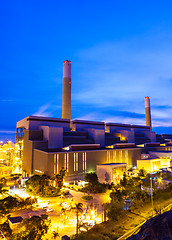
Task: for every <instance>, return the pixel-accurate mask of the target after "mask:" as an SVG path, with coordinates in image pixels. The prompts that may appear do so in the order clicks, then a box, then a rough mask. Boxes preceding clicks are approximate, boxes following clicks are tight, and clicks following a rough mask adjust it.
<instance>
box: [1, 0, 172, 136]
mask: <svg viewBox="0 0 172 240" xmlns="http://www.w3.org/2000/svg"><path fill="white" fill-rule="evenodd" d="M0 22H1V38H0V44H1V54H0V82H1V88H0V110H1V121H0V140H1V139H2V140H5V139H6V138H8V139H12V140H14V139H15V127H16V122H17V121H19V120H21V119H22V118H25V117H27V116H29V115H39V116H50V117H57V118H61V116H62V71H63V61H64V60H66V59H68V60H70V61H71V63H72V119H85V120H98V121H105V122H118V123H130V124H141V125H145V110H144V97H145V96H149V97H150V100H151V111H152V123H153V130H154V131H156V132H157V133H172V121H171V117H172V100H171V95H172V94H171V89H172V1H170V0H169V1H150V0H149V1H147V0H139V1H138V0H135V1H134V0H133V1H132V0H130V1H129V0H123V1H117V0H109V1H103V0H99V1H97V0H95V1H93V0H92V1H90V0H87V1H79V0H75V1H68V0H65V1H58V0H54V1H53V0H49V1H44V0H41V1H37V0H34V1H32V0H29V1H27V0H26V1H22V0H20V1H17V0H16V1H12V0H9V1H1V6H0Z"/></svg>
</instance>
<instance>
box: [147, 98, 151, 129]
mask: <svg viewBox="0 0 172 240" xmlns="http://www.w3.org/2000/svg"><path fill="white" fill-rule="evenodd" d="M145 114H146V126H148V127H150V130H152V124H151V111H150V98H149V97H145Z"/></svg>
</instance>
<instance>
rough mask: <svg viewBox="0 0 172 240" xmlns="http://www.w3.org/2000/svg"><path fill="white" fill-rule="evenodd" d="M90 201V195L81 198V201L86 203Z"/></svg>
mask: <svg viewBox="0 0 172 240" xmlns="http://www.w3.org/2000/svg"><path fill="white" fill-rule="evenodd" d="M91 199H93V197H92V196H91V195H86V196H82V200H86V201H88V200H91Z"/></svg>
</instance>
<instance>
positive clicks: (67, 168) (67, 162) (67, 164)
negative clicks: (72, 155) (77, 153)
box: [66, 153, 69, 172]
mask: <svg viewBox="0 0 172 240" xmlns="http://www.w3.org/2000/svg"><path fill="white" fill-rule="evenodd" d="M66 172H69V153H67V161H66Z"/></svg>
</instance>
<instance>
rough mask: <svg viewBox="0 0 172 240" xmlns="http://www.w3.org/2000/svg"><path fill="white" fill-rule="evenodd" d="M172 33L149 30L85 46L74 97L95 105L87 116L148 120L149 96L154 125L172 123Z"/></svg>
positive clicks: (74, 88)
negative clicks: (149, 31) (153, 33)
mask: <svg viewBox="0 0 172 240" xmlns="http://www.w3.org/2000/svg"><path fill="white" fill-rule="evenodd" d="M171 36H172V34H171V33H169V34H165V33H164V35H163V36H162V35H161V34H159V33H157V34H155V35H152V34H148V35H145V36H138V37H137V38H131V39H126V40H123V41H119V42H117V41H114V42H105V43H100V44H99V45H96V46H93V47H91V48H88V49H85V50H83V51H80V52H79V53H78V62H79V64H80V69H79V71H78V72H77V73H75V80H76V81H75V82H74V83H73V88H72V89H73V98H72V99H73V102H74V104H75V105H76V104H77V105H78V106H82V105H86V106H89V109H90V110H91V108H93V109H92V110H91V112H90V113H87V114H85V115H83V116H84V118H85V117H88V118H90V120H98V119H102V120H106V121H107V120H108V121H113V122H116V121H117V122H122V123H131V124H142V125H145V109H144V97H145V96H149V97H150V99H151V111H152V122H153V126H164V127H166V126H171V123H170V122H171V116H172V103H171V102H170V96H171V89H172V68H171V62H172V45H171V43H170V41H171ZM78 84H79V87H80V88H79V91H78V88H77V85H78ZM78 102H79V104H78ZM95 109H96V111H95ZM107 109H108V110H107ZM94 117H95V119H94Z"/></svg>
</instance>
